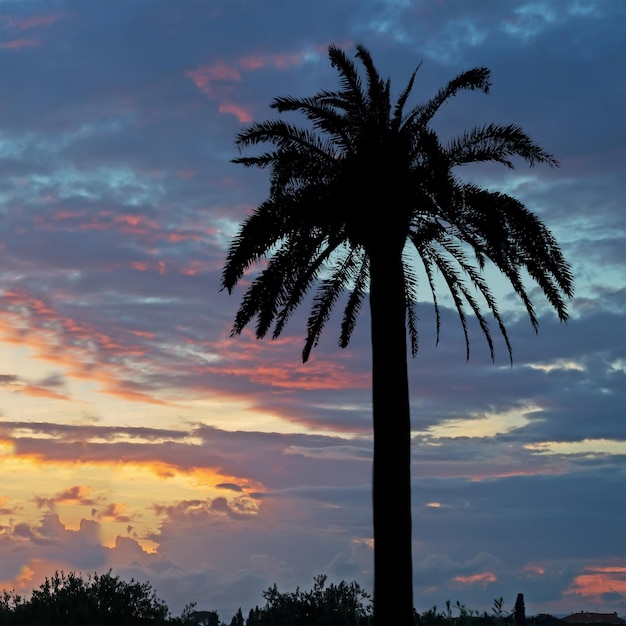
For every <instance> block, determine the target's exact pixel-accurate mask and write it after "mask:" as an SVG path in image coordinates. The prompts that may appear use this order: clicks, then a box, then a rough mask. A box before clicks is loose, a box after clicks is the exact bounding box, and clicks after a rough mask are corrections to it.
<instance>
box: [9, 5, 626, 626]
mask: <svg viewBox="0 0 626 626" xmlns="http://www.w3.org/2000/svg"><path fill="white" fill-rule="evenodd" d="M625 36H626V3H624V2H623V1H621V0H614V1H612V0H596V1H594V0H568V1H565V0H559V1H551V2H550V1H541V0H538V1H523V0H520V1H515V0H514V1H510V2H504V1H501V0H484V1H483V0H480V1H479V0H476V1H461V0H457V1H454V0H424V1H419V0H414V1H410V0H368V1H364V2H357V1H353V2H342V1H339V0H337V1H299V2H294V1H286V0H285V1H281V0H248V1H241V2H240V1H236V0H229V1H221V2H213V1H205V2H202V1H195V2H192V1H190V0H180V1H174V0H170V1H132V2H131V1H127V2H105V1H104V0H91V1H84V2H81V1H74V2H71V1H63V0H50V1H45V2H44V1H39V0H33V1H29V2H9V1H0V81H1V82H0V177H1V179H0V216H1V224H2V228H1V231H0V233H1V234H0V366H1V367H0V590H1V589H2V588H6V589H9V590H10V589H15V590H16V591H19V592H20V593H24V592H28V591H30V590H31V589H32V588H33V587H35V586H38V585H39V584H40V583H41V582H42V581H43V579H44V577H45V576H49V575H50V574H52V573H53V572H54V571H55V570H64V571H66V572H68V571H76V572H83V573H85V574H86V573H93V572H98V573H103V572H106V571H108V570H109V568H112V569H113V573H114V574H117V575H120V576H122V577H123V578H124V579H130V578H131V577H134V578H135V579H138V580H141V581H144V580H149V581H150V582H151V583H152V585H153V587H154V588H155V589H156V591H157V593H158V595H159V596H160V597H161V598H162V599H163V600H165V601H166V602H167V603H168V605H169V606H170V608H171V609H172V611H173V612H174V613H179V612H180V611H181V610H182V609H183V607H184V605H185V604H187V603H188V602H197V608H198V609H204V610H216V611H218V612H219V614H220V617H221V618H222V619H223V620H224V621H227V622H229V621H230V618H231V617H232V615H233V614H234V613H235V612H236V610H237V608H238V607H242V610H243V611H244V614H245V615H247V611H248V610H249V609H250V608H251V607H254V606H255V605H257V604H258V605H261V604H262V603H263V600H262V597H261V592H262V591H263V590H264V589H266V588H267V587H269V586H271V585H272V584H273V583H277V585H278V587H279V589H280V590H281V591H294V590H295V588H296V586H298V585H299V586H300V587H301V588H305V589H308V588H310V587H311V586H312V583H313V576H315V575H317V574H320V573H325V574H327V575H328V577H329V580H330V581H333V582H339V581H340V580H342V579H343V580H346V581H352V580H356V581H357V582H359V584H361V585H362V586H363V587H364V588H365V589H367V590H369V591H371V589H372V565H373V561H372V528H371V492H370V479H371V454H372V445H371V444H372V439H371V397H370V374H369V371H370V348H369V325H368V317H367V310H364V311H363V314H362V317H361V319H360V322H359V324H358V326H357V328H356V331H355V333H354V336H353V340H352V343H351V345H350V346H349V348H348V349H346V350H341V349H339V348H338V347H337V339H338V336H339V323H338V320H337V319H335V318H333V319H331V320H330V321H329V323H328V325H327V328H326V331H325V334H324V335H323V338H322V341H321V342H320V345H319V346H318V348H316V349H315V350H314V351H313V353H312V357H311V359H310V362H308V363H307V364H306V365H303V364H302V363H301V362H300V352H301V349H302V346H303V341H304V329H305V322H306V315H307V313H308V310H307V309H306V308H305V309H302V310H301V311H300V312H299V313H298V314H297V315H295V316H294V319H293V320H292V322H291V323H290V324H289V326H288V327H287V330H286V332H285V334H284V337H283V338H282V339H280V340H278V341H270V340H263V341H257V340H256V339H255V338H254V336H253V334H252V332H250V331H249V332H245V333H244V334H243V335H242V336H240V337H237V338H231V337H230V325H231V323H232V320H233V316H234V313H235V311H236V309H237V306H238V303H239V299H240V298H241V295H242V293H243V290H242V289H238V290H236V292H235V293H234V294H233V295H232V296H229V295H228V294H227V293H226V292H220V291H219V281H220V272H221V267H222V265H223V262H224V258H225V251H226V248H227V246H228V243H229V241H230V239H231V237H232V236H233V234H234V233H235V232H236V229H237V227H238V224H239V223H240V222H241V221H242V220H243V219H244V217H245V216H246V215H247V214H248V212H249V211H250V210H251V209H252V208H254V207H255V206H257V205H258V204H259V203H260V202H261V201H263V200H264V198H265V197H266V195H267V192H268V185H267V172H263V171H255V170H247V169H245V168H243V167H242V166H240V165H235V164H233V163H231V159H233V158H235V157H237V156H238V153H237V151H236V148H235V145H234V138H235V135H236V134H237V132H238V131H240V130H241V129H242V128H243V127H245V126H246V125H247V124H249V123H251V122H252V121H253V120H258V121H261V120H264V119H267V118H271V117H273V116H274V115H275V113H274V112H273V111H272V110H271V109H270V108H269V106H268V105H269V103H270V102H271V100H272V98H274V97H276V96H282V95H294V96H308V95H313V94H314V93H315V92H317V91H319V90H321V89H335V88H336V87H337V86H338V82H337V75H336V72H335V70H333V69H332V67H331V66H330V63H329V61H328V57H327V49H328V45H329V44H331V43H334V44H336V45H339V46H341V47H342V48H344V49H345V50H346V51H348V53H350V54H351V53H352V51H353V49H354V44H355V43H357V42H360V43H363V44H364V45H365V46H367V47H368V48H369V49H370V51H371V53H372V55H373V57H374V61H375V63H376V64H377V66H378V68H379V70H380V72H381V74H382V75H383V76H390V77H391V79H392V90H393V91H394V93H395V94H398V93H399V91H400V90H401V89H402V88H403V87H404V86H405V84H406V82H407V81H408V79H409V77H410V75H411V73H412V72H413V70H414V69H415V67H416V66H417V65H418V64H419V63H420V62H422V66H421V69H420V70H419V72H418V75H417V78H416V83H415V87H414V94H413V100H411V101H410V102H409V106H410V105H411V103H415V104H416V103H418V102H420V101H423V100H425V99H427V98H429V97H431V96H432V95H434V94H435V92H436V91H437V89H439V88H440V87H441V86H442V85H443V84H445V83H446V82H447V81H448V80H450V79H451V78H453V77H454V76H456V75H457V74H458V73H460V72H461V71H464V70H467V69H470V68H473V67H478V66H486V67H488V68H490V69H491V71H492V88H491V92H490V94H489V95H484V94H478V93H462V94H460V95H459V96H458V97H457V98H455V99H454V100H453V101H451V102H449V103H448V104H447V105H446V106H445V108H443V109H442V110H441V111H440V113H439V115H438V116H437V117H436V118H435V126H436V128H437V130H438V131H439V132H440V133H441V135H442V136H443V137H444V138H445V137H450V136H452V135H453V134H454V133H457V132H460V131H462V130H464V129H466V128H471V127H473V126H481V125H483V124H485V123H489V122H499V123H516V124H519V125H520V126H522V128H523V129H524V130H525V131H526V132H527V133H528V134H529V135H530V136H531V137H532V138H533V139H534V140H535V141H536V142H538V143H539V144H540V145H541V146H542V147H543V148H545V149H546V150H548V151H549V152H551V153H552V154H554V155H555V156H556V158H557V159H558V160H559V162H560V167H559V168H558V169H550V168H549V167H545V166H537V167H535V168H533V169H529V168H528V167H526V166H525V165H524V164H523V163H519V164H517V165H518V167H516V169H514V170H508V169H506V168H504V167H501V166H499V167H495V166H492V165H483V166H472V167H468V168H466V169H464V170H459V171H458V172H457V174H458V175H459V177H463V178H466V179H469V180H472V181H474V182H476V183H478V184H480V185H483V186H485V187H488V188H491V189H499V190H501V191H503V192H506V193H509V194H511V195H514V196H515V197H517V198H519V199H520V200H521V201H522V202H524V203H525V204H526V205H527V206H528V207H529V208H530V209H532V210H533V211H535V212H536V213H537V214H539V215H540V216H541V218H542V219H543V220H544V221H545V222H546V224H547V225H548V226H549V227H550V228H551V229H552V230H553V232H554V233H555V235H556V237H557V238H558V240H559V242H561V244H562V246H563V250H564V252H565V255H566V257H567V259H568V260H569V261H570V262H571V264H572V267H573V270H574V274H575V277H576V296H575V298H574V299H573V300H572V302H571V305H570V314H571V318H570V321H569V322H568V323H567V324H564V325H562V324H560V323H559V322H558V320H557V318H556V316H555V314H554V313H553V312H552V311H551V310H550V309H549V307H548V306H547V305H546V303H545V301H544V300H543V299H542V298H541V297H540V295H539V294H536V297H537V301H536V305H537V310H538V312H539V317H540V329H539V333H538V334H537V335H536V334H535V333H534V332H533V330H532V327H531V325H530V323H529V321H528V319H527V317H525V316H524V312H523V311H522V309H521V308H520V305H519V302H518V301H517V300H516V299H515V297H514V296H512V295H511V293H510V291H509V290H508V289H507V287H506V285H505V284H504V283H503V282H502V281H501V280H500V279H498V278H497V277H494V279H493V283H492V284H493V286H494V290H495V292H496V293H497V295H498V297H499V301H500V304H501V309H502V312H503V314H504V316H505V319H506V321H507V324H508V328H509V332H510V336H511V340H512V344H513V350H514V365H513V367H511V366H510V363H509V360H508V355H507V353H506V349H505V347H504V346H503V345H502V344H501V343H498V344H497V345H496V349H497V352H496V359H495V363H492V362H491V361H490V359H489V353H488V349H487V346H486V345H485V342H484V341H483V340H482V339H481V336H480V334H479V332H478V331H475V329H474V330H473V331H472V332H473V342H472V352H471V356H470V359H469V361H468V362H467V361H466V359H465V346H464V343H463V336H462V329H461V327H460V324H459V321H458V317H457V316H456V314H455V313H454V312H453V311H452V309H449V308H446V307H445V306H444V308H443V309H442V314H443V320H442V333H441V341H440V343H439V346H438V347H435V322H434V318H433V313H432V310H431V308H430V307H429V305H428V304H427V297H428V294H427V293H424V300H425V301H424V304H423V305H422V306H420V309H419V310H420V330H421V336H420V353H419V355H418V357H417V358H416V359H414V360H412V361H411V362H410V363H409V376H410V384H411V406H412V416H413V422H412V423H413V451H412V452H413V465H412V471H413V520H414V532H413V536H414V543H413V555H414V581H415V605H416V608H417V609H418V611H422V610H425V609H428V608H430V607H432V606H433V605H434V604H436V605H437V606H439V607H441V606H443V605H444V603H445V601H446V600H447V599H450V600H452V602H455V601H456V600H459V601H460V602H462V603H465V604H466V605H467V606H468V607H469V608H472V609H478V610H481V611H482V610H489V608H490V607H491V605H492V602H493V600H494V598H499V597H503V598H504V606H505V608H507V609H510V608H512V607H513V604H514V602H515V598H516V595H517V594H518V593H524V596H525V601H526V611H527V614H537V613H540V612H549V613H555V614H562V613H568V612H570V611H580V610H590V611H602V612H613V611H617V612H618V613H619V614H621V615H622V616H624V615H626V530H625V529H626V477H625V469H626V463H625V460H626V443H625V440H626V422H625V419H626V394H625V392H626V384H625V377H626V354H625V353H626V349H625V348H626V332H625V330H626V327H625V323H624V321H625V320H624V312H625V311H626V298H625V294H626V288H625V278H626V276H625V268H626V264H625V260H626V259H625V252H624V249H625V246H624V244H625V238H626V209H625V207H626V182H625V180H626V174H625V172H626V169H625V166H626V156H625V144H626V141H625V139H626V128H625V126H626V116H625V106H626V96H625V91H626V89H625V85H626V79H625V77H626V44H625V38H626V37H625ZM293 121H299V120H296V119H293ZM443 304H444V305H445V304H449V303H448V302H447V301H444V302H443ZM389 488H390V489H393V485H389ZM390 515H393V511H390Z"/></svg>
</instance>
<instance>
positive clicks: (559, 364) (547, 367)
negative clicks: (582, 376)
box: [526, 359, 585, 373]
mask: <svg viewBox="0 0 626 626" xmlns="http://www.w3.org/2000/svg"><path fill="white" fill-rule="evenodd" d="M526 367H529V368H530V369H533V370H541V371H542V372H546V373H550V372H554V371H568V370H577V371H579V372H584V371H585V366H584V365H581V364H580V363H577V362H576V361H566V360H565V359H559V360H557V361H553V362H551V363H528V364H527V365H526Z"/></svg>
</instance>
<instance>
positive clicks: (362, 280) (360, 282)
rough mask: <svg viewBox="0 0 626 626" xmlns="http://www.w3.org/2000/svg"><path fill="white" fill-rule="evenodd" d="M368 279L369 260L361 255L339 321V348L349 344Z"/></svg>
mask: <svg viewBox="0 0 626 626" xmlns="http://www.w3.org/2000/svg"><path fill="white" fill-rule="evenodd" d="M368 279H369V258H368V257H367V255H364V254H362V260H361V267H360V269H359V270H358V272H357V273H356V278H355V279H354V286H353V287H352V291H351V292H350V295H349V296H348V302H347V303H346V307H345V309H344V312H343V319H342V320H341V333H340V335H339V347H340V348H345V347H347V346H348V344H349V343H350V337H351V336H352V331H353V330H354V328H355V326H356V320H357V317H358V314H359V311H360V309H361V304H362V302H363V298H364V296H365V290H366V288H367V285H368Z"/></svg>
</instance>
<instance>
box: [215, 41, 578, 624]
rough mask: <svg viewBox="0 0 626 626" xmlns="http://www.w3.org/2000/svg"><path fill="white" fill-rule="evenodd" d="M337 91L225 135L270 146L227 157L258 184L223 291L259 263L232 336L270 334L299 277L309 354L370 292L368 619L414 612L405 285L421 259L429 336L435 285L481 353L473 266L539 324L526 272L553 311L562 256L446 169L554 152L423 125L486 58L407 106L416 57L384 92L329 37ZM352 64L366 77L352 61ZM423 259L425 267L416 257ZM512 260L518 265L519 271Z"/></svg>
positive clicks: (500, 197)
mask: <svg viewBox="0 0 626 626" xmlns="http://www.w3.org/2000/svg"><path fill="white" fill-rule="evenodd" d="M328 52H329V57H330V61H331V64H332V65H333V66H334V67H335V68H336V69H337V71H338V74H339V81H340V88H339V89H338V90H336V91H320V92H319V93H317V94H316V95H314V96H312V97H308V98H294V97H282V98H276V99H275V100H274V101H273V103H272V105H271V106H272V108H274V109H276V110H277V111H278V112H279V113H285V112H299V113H301V114H303V115H304V116H305V117H306V118H307V120H308V124H307V125H306V126H305V127H299V126H295V125H293V124H291V123H289V122H287V121H284V119H279V120H270V121H265V122H261V123H254V124H252V125H250V126H249V127H248V128H246V129H244V130H242V131H241V132H240V133H239V134H238V135H237V138H236V143H237V145H238V147H239V149H240V150H242V149H244V148H248V147H251V146H256V145H259V144H265V145H268V146H271V148H270V149H268V151H266V152H264V153H262V154H260V155H259V156H251V157H240V158H236V159H234V162H235V163H241V164H243V165H246V166H255V167H260V168H269V170H270V172H271V176H270V191H269V197H268V198H267V199H266V200H265V201H264V202H263V203H262V204H261V205H260V206H259V207H257V208H256V209H255V210H254V211H253V212H252V213H251V214H250V215H249V216H248V217H247V219H246V220H245V221H244V223H243V224H242V225H241V227H240V230H239V232H238V234H237V235H236V236H235V237H234V239H233V240H232V242H231V245H230V248H229V250H228V254H227V258H226V263H225V265H224V269H223V274H222V288H225V289H226V290H227V291H228V292H229V293H232V291H233V289H234V287H235V286H236V285H237V283H238V281H239V280H240V279H241V278H242V276H243V275H244V273H245V272H246V271H247V270H249V268H250V267H251V266H252V265H254V264H256V263H257V262H259V261H266V265H265V266H264V267H263V269H262V270H261V271H260V273H259V274H258V275H257V276H256V277H255V278H254V279H253V280H252V282H251V283H250V285H249V286H248V288H247V290H246V292H245V294H244V296H243V299H242V301H241V304H240V308H239V310H238V312H237V314H236V316H235V321H234V325H233V328H232V335H237V334H239V333H241V331H242V330H243V329H244V327H245V326H246V325H248V324H249V323H250V322H251V321H252V320H253V319H256V336H257V337H258V338H262V337H265V336H266V335H267V333H268V332H269V331H270V330H271V336H272V338H277V337H278V336H279V335H280V334H281V332H282V331H283V329H284V327H285V323H286V322H287V320H288V319H289V317H290V316H291V315H292V313H293V312H294V310H295V309H296V307H297V306H298V305H299V304H300V303H301V301H302V300H303V297H304V296H305V294H306V293H307V292H308V291H309V289H310V288H315V293H314V299H313V304H312V308H311V312H310V315H309V317H308V322H307V331H306V340H305V344H304V349H303V352H302V359H303V361H307V359H308V358H309V355H310V352H311V349H312V348H313V347H314V346H315V345H316V344H317V342H318V339H319V337H320V334H321V332H322V329H323V327H324V325H325V323H326V322H327V320H328V319H329V316H330V314H331V311H332V309H333V306H334V305H335V304H336V302H337V300H338V297H339V296H340V294H341V293H342V292H347V298H346V301H345V308H344V311H343V318H342V322H341V331H340V334H339V345H340V346H341V347H342V348H343V347H346V346H347V345H348V342H349V340H350V336H351V333H352V331H353V329H354V327H355V324H356V320H357V317H358V313H359V310H360V308H361V305H362V303H363V300H364V298H366V296H367V295H368V294H369V304H370V314H371V343H372V396H373V431H374V461H373V466H374V467H373V522H374V579H375V582H374V616H375V623H376V624H378V625H379V626H385V625H387V624H389V625H393V626H401V625H402V626H407V625H409V624H412V623H413V617H412V612H413V595H412V555H411V479H410V462H411V460H410V447H411V439H410V435H411V424H410V408H409V387H408V373H407V330H408V337H409V341H410V348H411V353H412V355H413V356H415V355H416V353H417V350H418V332H417V315H416V303H417V291H418V276H419V275H420V274H419V273H420V272H422V274H421V275H422V276H424V277H425V281H424V282H425V283H426V284H427V290H428V293H429V294H430V297H431V298H432V301H433V304H434V310H435V315H436V336H437V341H438V340H439V326H440V301H439V298H438V290H439V289H441V286H442V285H445V289H446V291H448V292H449V294H450V295H451V298H452V302H453V303H454V306H455V307H456V311H457V313H458V316H459V318H460V322H461V325H462V328H463V332H464V335H465V346H466V353H467V357H468V358H469V348H470V340H469V333H468V326H467V313H468V312H470V313H473V315H474V316H475V318H476V319H477V321H478V324H479V326H480V328H481V330H482V334H483V335H484V337H485V339H486V341H487V344H488V346H489V350H490V352H491V357H492V359H493V358H494V343H493V340H492V336H491V331H490V327H489V326H488V322H487V319H486V317H485V314H489V315H490V316H491V317H492V318H493V320H495V324H496V325H497V327H498V329H499V332H500V333H501V335H502V337H503V339H504V341H505V343H506V346H507V349H508V352H509V357H510V358H511V362H512V352H511V344H510V342H509V337H508V335H507V330H506V327H505V324H504V321H503V319H502V316H501V314H500V312H499V309H498V306H497V303H496V300H495V298H494V295H493V293H492V291H491V289H490V287H489V285H488V284H487V282H486V279H485V278H484V275H483V272H482V270H483V268H484V267H485V265H486V263H487V262H490V265H492V266H494V267H495V268H497V269H498V270H499V271H500V272H501V273H502V274H503V275H504V276H505V277H506V278H507V279H508V281H509V282H510V283H511V285H512V287H513V289H514V290H515V292H516V293H517V295H518V296H519V298H520V299H521V302H522V303H523V304H524V306H525V308H526V311H527V312H528V315H529V317H530V322H531V324H532V325H533V327H534V328H535V330H537V326H538V319H537V315H536V313H535V310H534V307H533V303H532V301H531V298H530V294H529V291H528V288H527V286H526V282H525V278H524V274H526V275H527V276H528V277H530V278H531V279H532V281H533V282H534V283H536V285H538V287H539V288H540V289H541V291H542V292H543V294H544V295H545V297H546V299H547V301H548V302H549V304H550V305H551V306H552V308H553V309H554V310H555V311H556V313H557V315H558V317H559V318H560V320H561V321H565V320H566V319H567V309H566V301H567V299H568V298H571V297H572V295H573V279H572V274H571V271H570V267H569V265H568V264H567V262H566V261H565V259H564V257H563V255H562V253H561V250H560V248H559V246H558V244H557V242H556V240H555V239H554V237H553V236H552V234H551V233H550V231H549V230H548V229H547V228H546V227H545V226H544V224H543V223H542V222H541V221H540V220H539V219H538V218H537V217H536V216H535V215H534V214H533V213H531V212H530V211H529V210H528V209H527V208H526V207H525V206H524V205H522V204H521V203H520V202H519V201H517V200H516V199H515V198H512V197H510V196H508V195H505V194H502V193H498V192H495V191H491V190H487V189H483V188H480V187H478V186H476V185H473V184H469V183H467V182H463V181H461V180H460V179H459V178H457V177H456V176H455V174H454V171H453V170H454V168H455V167H456V166H461V165H463V164H466V163H472V162H479V161H496V162H499V163H502V164H504V165H506V166H508V167H513V163H512V161H511V158H512V157H521V159H523V160H525V161H526V162H528V164H529V165H530V166H532V165H534V164H535V163H542V162H543V163H547V164H548V165H551V166H555V165H557V162H556V160H555V159H554V157H553V156H551V155H550V154H548V153H547V152H545V151H544V150H543V149H541V148H540V147H539V146H538V145H536V144H535V143H533V142H532V141H531V139H530V138H529V137H528V136H527V135H526V134H525V133H524V132H523V131H522V130H521V128H519V127H518V126H515V125H498V124H489V125H485V126H482V127H479V128H473V129H472V130H470V131H468V132H465V133H464V134H462V135H461V136H458V137H456V138H454V139H452V140H450V141H448V142H446V143H445V144H444V143H442V141H440V139H439V137H438V136H437V134H436V133H435V132H434V130H433V129H432V127H431V125H430V123H431V120H432V118H433V116H434V115H435V113H436V112H437V110H438V109H439V108H440V107H441V105H442V104H444V103H445V102H446V101H448V100H449V99H450V98H452V97H454V96H455V95H456V94H457V93H458V92H459V91H461V90H480V91H483V92H484V93H487V92H488V90H489V85H490V84H489V70H488V69H485V68H475V69H471V70H469V71H466V72H463V73H462V74H460V75H459V76H457V77H456V78H454V79H453V80H452V81H450V82H449V83H448V84H447V85H446V86H445V87H444V88H443V89H441V90H440V91H439V92H438V93H437V94H436V95H435V96H434V97H433V98H432V99H430V100H428V101H426V102H425V103H422V104H418V105H417V106H414V107H413V108H411V109H410V110H408V112H405V106H406V103H407V100H408V98H409V95H410V93H411V91H412V88H413V83H414V80H415V76H416V73H417V71H418V70H419V66H418V68H417V69H416V70H415V72H413V74H412V76H411V78H410V80H409V82H408V84H407V86H406V88H405V89H404V90H403V91H402V92H401V93H400V95H399V96H398V98H397V100H396V101H395V103H392V100H391V96H390V81H389V80H386V81H385V80H383V79H381V77H380V75H379V73H378V71H377V70H376V68H375V66H374V63H373V61H372V58H371V55H370V53H369V52H368V50H367V49H366V48H365V47H364V46H362V45H357V47H356V58H357V59H358V60H359V61H360V63H361V65H362V68H363V70H361V73H360V72H359V70H358V69H357V67H356V65H355V63H354V62H353V61H352V60H351V59H350V58H348V56H347V55H346V53H344V52H343V51H342V50H341V49H339V48H338V47H336V46H334V45H331V46H330V47H329V51H328ZM363 71H364V76H362V73H363ZM420 268H421V269H420ZM523 272H524V274H523Z"/></svg>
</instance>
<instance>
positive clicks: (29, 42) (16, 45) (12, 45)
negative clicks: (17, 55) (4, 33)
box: [0, 39, 40, 50]
mask: <svg viewBox="0 0 626 626" xmlns="http://www.w3.org/2000/svg"><path fill="white" fill-rule="evenodd" d="M38 45H40V42H39V40H38V39H14V40H13V41H3V42H2V43H0V48H3V49H5V50H21V49H22V48H34V47H36V46H38Z"/></svg>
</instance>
